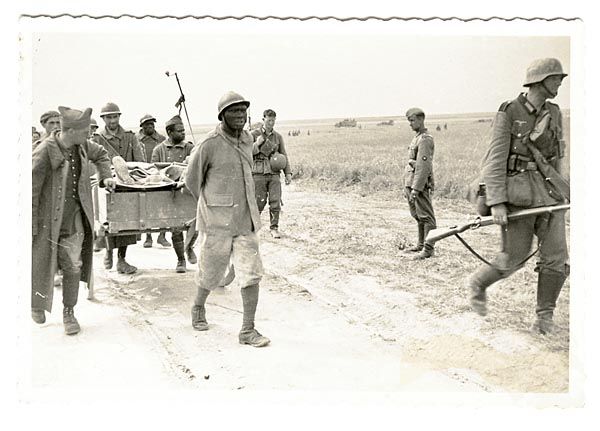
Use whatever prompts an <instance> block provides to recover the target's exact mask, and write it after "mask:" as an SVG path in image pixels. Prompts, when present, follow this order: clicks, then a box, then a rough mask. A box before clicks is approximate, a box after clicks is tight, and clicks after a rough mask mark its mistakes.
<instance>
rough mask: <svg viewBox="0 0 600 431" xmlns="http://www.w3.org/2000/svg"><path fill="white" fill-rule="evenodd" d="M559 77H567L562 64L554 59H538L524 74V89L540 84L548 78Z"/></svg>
mask: <svg viewBox="0 0 600 431" xmlns="http://www.w3.org/2000/svg"><path fill="white" fill-rule="evenodd" d="M552 75H560V76H562V77H563V78H564V77H565V76H567V74H566V73H564V72H563V68H562V64H560V61H558V60H557V59H556V58H540V59H537V60H534V61H533V62H532V63H531V64H530V65H529V67H528V68H527V73H526V74H525V82H524V83H523V86H524V87H529V86H530V85H532V84H535V83H537V82H542V81H543V80H544V79H546V78H547V77H549V76H552Z"/></svg>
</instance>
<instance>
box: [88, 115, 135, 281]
mask: <svg viewBox="0 0 600 431" xmlns="http://www.w3.org/2000/svg"><path fill="white" fill-rule="evenodd" d="M120 116H121V111H120V110H119V107H118V106H117V105H116V104H114V103H107V104H106V105H104V106H103V107H102V110H101V111H100V117H101V118H102V120H104V123H105V126H104V127H103V128H101V129H100V130H99V131H98V132H97V133H96V135H94V138H95V140H96V142H97V143H99V144H100V145H102V146H104V148H106V151H108V157H109V158H110V160H112V159H113V157H115V156H121V157H122V158H123V159H124V160H125V161H126V162H145V161H146V155H145V153H144V148H143V147H142V146H141V145H140V143H139V142H138V140H137V138H136V137H135V133H133V132H132V131H130V130H125V129H123V127H121V125H120V124H119V118H120ZM137 239H138V238H137V235H119V236H113V237H107V238H106V255H105V256H104V268H106V269H111V268H112V267H113V249H115V248H117V249H118V253H117V258H118V260H117V271H118V272H119V273H121V274H133V273H134V272H136V271H137V268H136V267H135V266H133V265H130V264H129V263H127V261H126V260H125V256H126V254H127V246H129V245H132V244H135V243H136V242H137Z"/></svg>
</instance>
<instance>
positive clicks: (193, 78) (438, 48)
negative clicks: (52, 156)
mask: <svg viewBox="0 0 600 431" xmlns="http://www.w3.org/2000/svg"><path fill="white" fill-rule="evenodd" d="M34 36H35V37H34V38H33V46H32V48H33V55H32V59H33V61H32V76H33V87H32V97H33V105H32V116H33V119H32V121H33V124H34V125H36V126H38V128H39V117H40V115H41V113H43V112H44V111H46V110H48V109H56V107H57V106H58V105H66V106H71V107H75V108H84V107H88V106H90V107H92V108H93V109H94V114H93V115H94V117H96V118H97V119H98V120H100V118H99V112H100V108H101V107H102V105H104V104H105V103H106V102H108V101H113V102H115V103H117V104H118V105H119V107H120V108H121V111H122V112H123V116H122V121H121V123H122V124H127V125H130V126H133V125H136V123H137V121H138V120H139V118H140V117H141V116H142V115H143V114H145V113H151V114H153V115H155V116H156V117H157V118H158V122H159V123H158V125H159V129H162V128H163V126H164V122H165V121H166V120H167V119H168V118H170V117H171V116H172V115H174V114H176V113H177V112H176V108H175V107H174V106H173V105H174V103H175V102H176V101H177V98H178V95H179V93H178V89H177V84H176V81H175V79H174V78H168V77H167V76H166V75H165V71H167V70H169V71H172V72H173V71H176V72H178V74H179V77H180V80H181V84H182V86H183V90H184V93H185V95H186V98H187V106H188V110H189V113H190V117H191V120H192V123H194V124H204V123H213V122H216V109H217V108H216V105H217V101H218V99H219V98H220V96H221V95H222V94H223V93H224V92H225V91H227V90H235V91H237V92H239V93H241V94H242V95H243V96H245V97H246V98H248V99H249V100H250V101H251V102H252V106H251V112H252V115H253V117H254V118H255V119H259V118H260V116H261V113H262V111H263V110H264V109H266V108H272V109H275V110H276V111H277V113H278V119H280V120H292V119H307V118H330V117H360V116H380V115H402V114H403V113H404V112H405V110H406V109H407V108H409V107H412V106H420V107H422V108H423V109H424V110H425V111H426V112H427V113H429V114H446V113H467V112H489V111H494V110H496V109H497V108H498V106H499V105H500V103H501V102H502V101H504V100H506V99H510V98H513V97H515V96H516V95H517V94H518V92H519V91H522V90H523V88H522V87H521V85H522V82H523V78H524V74H525V69H526V67H527V65H528V64H529V63H530V62H531V60H532V59H535V58H540V57H556V58H558V59H560V60H561V62H562V63H563V66H564V67H565V69H566V70H567V72H569V71H570V59H569V57H570V46H569V45H570V39H569V38H568V37H481V36H478V37H474V36H468V37H467V36H460V37H453V36H415V35H413V36H407V35H398V34H386V35H378V34H355V35H336V34H308V35H307V34H286V35H280V36H274V35H269V34H231V33H217V34H160V33H146V34H139V33H137V34H115V33H113V34H108V35H107V34H100V33H97V34H86V33H76V34H73V33H71V34H64V33H37V34H35V35H34ZM570 78H571V77H568V78H567V79H566V80H565V81H564V83H563V87H562V88H561V90H560V94H559V97H557V98H556V102H557V103H559V104H560V105H561V106H562V107H563V108H568V107H569V101H570V98H569V87H570V85H569V82H570Z"/></svg>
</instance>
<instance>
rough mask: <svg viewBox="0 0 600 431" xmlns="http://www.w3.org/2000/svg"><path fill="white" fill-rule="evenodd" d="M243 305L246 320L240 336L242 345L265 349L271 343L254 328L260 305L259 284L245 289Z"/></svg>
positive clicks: (244, 319) (243, 289) (243, 290)
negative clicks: (257, 309)
mask: <svg viewBox="0 0 600 431" xmlns="http://www.w3.org/2000/svg"><path fill="white" fill-rule="evenodd" d="M241 291H242V303H243V305H244V318H243V323H242V330H241V331H240V334H239V341H240V344H248V345H250V346H253V347H264V346H266V345H267V344H269V343H270V342H271V340H269V339H268V338H267V337H265V336H263V335H262V334H261V333H260V332H258V331H257V330H256V329H255V328H254V316H255V314H256V306H257V305H258V284H254V285H252V286H247V287H243V288H242V289H241Z"/></svg>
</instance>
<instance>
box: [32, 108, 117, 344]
mask: <svg viewBox="0 0 600 431" xmlns="http://www.w3.org/2000/svg"><path fill="white" fill-rule="evenodd" d="M59 111H60V113H61V120H60V124H61V130H60V131H55V132H52V133H51V134H50V136H48V137H47V138H46V139H44V140H43V141H42V142H41V143H40V144H39V145H38V146H37V147H36V149H35V150H34V152H33V155H32V236H33V242H32V272H31V313H32V318H33V320H34V321H35V322H36V323H40V324H41V323H44V322H45V320H46V316H45V311H48V312H50V311H52V299H53V293H54V283H53V280H54V274H55V273H56V271H57V269H58V268H60V269H62V272H63V287H62V291H63V305H64V309H63V322H64V324H65V332H67V334H69V335H72V334H75V333H77V332H79V324H78V322H77V319H75V316H74V312H73V307H74V306H75V304H76V303H77V297H78V291H79V281H80V280H81V281H84V282H86V283H89V282H90V278H91V276H92V253H93V252H92V242H93V231H92V227H93V226H94V215H93V208H92V193H91V184H90V175H91V172H90V169H91V168H90V163H89V162H92V163H93V164H94V165H95V167H96V169H97V171H98V177H99V183H100V185H101V186H106V187H107V188H108V189H112V188H113V187H114V180H113V179H112V175H111V171H110V161H109V160H108V155H107V152H106V150H105V149H104V148H103V147H102V146H100V145H98V144H96V143H95V142H92V141H89V140H87V137H88V134H89V124H90V114H91V111H92V110H91V109H90V108H88V109H87V110H86V111H85V112H81V111H77V110H71V109H69V108H64V107H62V106H61V107H59Z"/></svg>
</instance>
